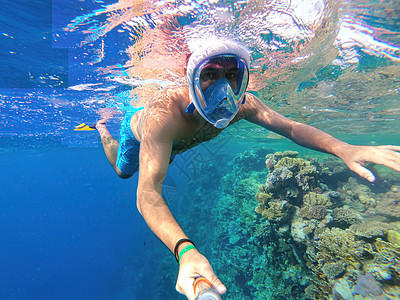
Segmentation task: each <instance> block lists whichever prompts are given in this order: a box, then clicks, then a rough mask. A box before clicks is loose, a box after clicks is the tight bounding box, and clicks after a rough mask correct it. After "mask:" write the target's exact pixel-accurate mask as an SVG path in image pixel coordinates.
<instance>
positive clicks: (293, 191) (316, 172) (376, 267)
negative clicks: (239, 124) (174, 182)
mask: <svg viewBox="0 0 400 300" xmlns="http://www.w3.org/2000/svg"><path fill="white" fill-rule="evenodd" d="M216 166H217V165H215V164H214V165H211V166H209V165H207V164H204V165H201V168H204V169H202V170H200V171H199V172H198V173H199V174H202V176H200V177H196V178H195V179H193V182H192V186H198V187H207V188H206V189H204V188H197V189H195V190H194V191H193V190H191V192H190V193H188V194H190V195H191V197H190V199H188V203H190V206H189V205H185V206H184V207H190V211H192V210H196V211H199V214H200V213H201V214H202V215H203V214H204V215H207V216H209V218H208V219H206V218H205V217H203V219H202V222H203V223H205V224H206V225H199V221H198V220H197V219H196V218H194V219H196V220H194V219H193V218H192V219H186V220H185V222H183V223H182V226H183V227H184V228H185V230H187V231H188V234H189V235H190V237H191V238H192V239H193V240H194V241H196V246H197V247H198V248H199V249H200V250H201V251H202V252H203V253H204V254H205V255H206V256H207V258H208V259H209V260H210V262H211V263H212V265H213V268H214V271H215V272H216V274H218V276H219V277H220V279H221V280H222V281H223V282H224V284H225V285H227V286H228V287H229V288H228V294H227V298H229V299H233V300H239V299H240V300H250V299H387V297H388V298H390V299H396V298H400V188H399V187H398V186H397V185H391V184H390V180H389V177H386V179H385V182H384V184H383V185H381V186H380V187H379V188H376V187H374V186H372V185H370V184H368V183H366V182H363V181H362V180H359V179H356V178H354V177H352V175H353V174H352V173H351V171H349V170H348V168H347V167H346V166H345V165H344V164H343V163H342V162H341V161H340V160H338V159H336V158H329V159H326V160H324V161H323V162H322V163H320V162H318V161H317V160H316V159H308V158H301V157H300V156H299V154H298V153H297V152H295V151H285V152H276V153H271V150H269V149H251V150H249V151H245V152H243V153H241V154H238V155H237V156H236V157H234V158H232V159H231V162H230V163H229V164H224V165H223V164H221V165H220V166H218V167H219V168H216ZM218 176H219V179H218ZM217 180H220V181H219V182H220V186H219V187H218V188H216V184H215V182H216V181H217ZM394 182H396V183H398V182H400V181H399V180H397V181H394ZM189 201H190V202H189ZM204 203H212V205H209V206H205V205H204ZM185 209H187V210H189V208H185ZM187 215H188V214H187ZM188 229H189V230H188ZM210 232H211V233H210ZM198 241H204V243H203V244H202V243H201V242H198Z"/></svg>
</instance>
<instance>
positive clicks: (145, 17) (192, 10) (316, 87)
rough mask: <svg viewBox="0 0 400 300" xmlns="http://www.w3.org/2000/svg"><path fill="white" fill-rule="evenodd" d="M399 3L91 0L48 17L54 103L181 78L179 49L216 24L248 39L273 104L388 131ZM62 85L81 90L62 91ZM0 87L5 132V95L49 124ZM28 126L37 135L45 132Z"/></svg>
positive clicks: (358, 128) (359, 128) (347, 127)
mask: <svg viewBox="0 0 400 300" xmlns="http://www.w3.org/2000/svg"><path fill="white" fill-rule="evenodd" d="M399 5H400V4H399V2H398V1H389V2H385V3H382V2H376V1H374V2H371V1H342V2H338V1H329V0H326V1H323V0H312V1H308V0H307V1H306V0H297V1H288V0H280V1H228V0H225V1H222V0H221V1H217V0H210V1H203V0H197V1H167V0H166V1H131V0H130V1H127V0H120V1H119V2H116V3H112V4H103V3H100V2H99V4H98V8H97V9H94V10H92V11H88V12H87V13H84V14H82V15H77V16H75V17H74V18H72V19H70V21H69V23H66V24H63V26H62V27H57V28H53V48H67V49H68V51H69V70H68V72H69V74H68V77H69V80H68V86H69V88H68V89H66V90H62V91H61V90H58V92H57V93H58V94H59V96H57V97H58V98H60V97H62V95H65V100H64V101H65V102H66V103H69V106H68V105H65V106H63V107H62V108H58V109H61V112H60V114H62V115H63V116H65V115H68V113H65V112H62V110H64V109H67V110H68V109H70V110H72V109H74V110H75V109H81V110H82V111H83V112H86V113H87V114H88V115H93V117H94V118H93V119H95V118H96V115H98V113H97V112H98V110H99V109H100V108H104V107H110V108H115V109H117V110H118V109H119V110H121V109H122V110H123V109H124V105H126V102H127V99H129V97H131V99H132V101H131V102H132V104H134V105H138V104H139V105H140V103H141V101H143V99H146V98H148V97H150V96H151V95H152V94H153V93H154V91H156V90H159V89H161V88H164V87H167V86H173V85H176V84H178V85H183V84H185V82H186V80H185V75H184V74H185V70H184V68H185V64H186V59H187V57H188V55H190V53H191V51H192V50H193V49H195V48H196V45H198V43H201V42H202V41H204V40H207V39H210V38H212V37H214V36H218V37H222V36H224V37H226V36H227V37H230V38H232V39H234V40H237V41H240V42H243V43H246V44H247V45H248V46H249V48H250V50H251V51H252V63H251V81H250V86H249V89H250V90H251V91H253V92H257V95H258V96H259V97H260V98H261V99H263V101H264V102H265V103H266V104H267V105H269V106H271V108H273V109H275V110H277V111H279V112H280V113H281V114H284V115H286V116H289V117H290V118H292V119H295V120H298V121H302V122H307V123H308V124H312V125H316V126H318V127H319V128H320V129H323V130H328V129H333V131H331V132H330V133H333V134H335V131H339V132H347V133H350V134H352V133H355V132H356V133H363V132H369V131H370V130H371V128H372V130H374V132H381V133H388V134H390V133H396V132H398V130H399V127H400V125H399V122H400V121H399V119H398V115H399V111H400V101H399V100H400V96H399V93H400V89H399V80H400V79H399V77H400V71H399V70H400V68H399V64H400V35H399V28H398V26H397V24H398V22H399V16H400V13H399V12H400V8H399V7H400V6H399ZM65 9H72V7H68V6H67V5H66V6H65V7H53V13H55V12H56V13H58V14H61V15H62V13H63V10H65ZM3 35H4V36H7V35H8V34H7V33H6V32H5V33H3ZM40 78H42V79H41V80H42V81H43V84H46V83H48V82H50V83H51V86H52V87H55V88H56V87H58V86H63V84H64V85H65V82H64V81H65V79H61V78H58V77H57V76H56V74H54V76H53V74H43V76H42V77H40ZM32 80H40V79H39V77H35V79H32ZM63 80H64V81H63ZM121 91H125V92H126V94H124V95H125V99H124V101H122V102H121V99H120V97H118V96H116V95H117V94H118V93H120V92H121ZM71 92H74V97H78V98H82V99H83V100H82V101H81V102H77V101H75V100H71V99H69V97H70V96H71ZM10 93H11V94H10ZM44 93H46V92H44ZM2 94H3V95H2V101H3V103H0V105H1V106H2V107H5V108H6V109H5V110H4V111H5V114H6V115H11V116H10V119H8V120H7V121H4V119H5V118H4V116H3V121H2V124H5V127H6V128H7V132H8V134H10V133H11V132H13V130H15V129H16V128H17V127H18V126H16V125H13V124H12V123H13V122H12V121H11V120H12V118H14V117H15V115H13V113H14V108H15V107H18V109H19V111H20V112H23V113H19V117H18V118H17V119H18V120H20V119H21V118H22V120H23V122H26V123H27V124H34V123H35V120H44V121H45V123H46V122H47V123H48V124H49V125H50V126H55V125H54V123H52V122H53V120H54V118H49V116H48V115H47V114H45V113H44V114H40V110H38V112H37V113H33V110H35V109H37V107H35V106H30V107H29V105H28V104H26V103H25V104H24V105H21V104H18V103H15V101H13V100H12V99H10V97H12V92H11V91H7V92H4V93H2ZM50 94H51V93H50ZM60 95H61V96H60ZM75 95H77V96H75ZM17 97H19V96H18V95H17ZM52 97H53V96H52V95H46V96H44V99H45V101H38V100H39V99H38V98H37V96H36V94H34V95H33V96H32V97H31V100H32V99H33V100H35V101H32V103H35V104H38V103H42V104H43V105H44V107H39V109H41V110H42V111H46V110H47V109H49V106H47V107H46V103H51V102H52V100H51V99H52ZM91 101H92V104H90V103H91ZM88 103H89V104H88ZM93 103H94V104H93ZM124 103H125V104H124ZM13 107H14V108H13ZM58 113H59V112H58V111H54V113H53V114H54V115H56V114H58ZM63 121H71V120H69V119H68V117H67V119H63ZM72 121H75V120H74V118H73V117H72ZM76 121H78V120H76ZM15 122H17V120H15ZM10 124H11V125H12V126H11V127H9V126H10ZM355 124H356V125H355ZM7 126H8V127H7ZM244 126H246V125H244ZM39 128H41V126H38V127H37V128H36V129H38V130H36V134H37V135H41V134H46V133H45V132H43V131H41V129H39ZM57 128H59V127H58V126H57ZM61 128H63V129H67V128H66V127H64V126H61ZM32 130H33V131H35V126H33V127H32ZM50 132H59V131H58V129H57V130H50ZM15 134H17V135H18V132H16V133H15Z"/></svg>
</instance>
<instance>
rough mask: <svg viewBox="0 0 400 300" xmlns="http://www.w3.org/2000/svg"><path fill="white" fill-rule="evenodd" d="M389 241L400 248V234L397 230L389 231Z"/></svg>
mask: <svg viewBox="0 0 400 300" xmlns="http://www.w3.org/2000/svg"><path fill="white" fill-rule="evenodd" d="M387 239H388V241H389V242H390V243H392V244H395V245H397V246H400V233H399V232H398V231H396V230H392V229H390V230H388V236H387Z"/></svg>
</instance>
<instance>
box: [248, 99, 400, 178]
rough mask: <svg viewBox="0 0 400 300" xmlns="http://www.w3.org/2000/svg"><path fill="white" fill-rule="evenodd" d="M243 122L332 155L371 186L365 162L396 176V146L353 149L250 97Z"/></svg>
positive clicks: (398, 165) (398, 148)
mask: <svg viewBox="0 0 400 300" xmlns="http://www.w3.org/2000/svg"><path fill="white" fill-rule="evenodd" d="M243 108H245V110H244V114H245V119H246V120H248V121H250V122H252V123H255V124H258V125H260V126H262V127H264V128H266V129H268V130H271V131H273V132H276V133H278V134H280V135H283V136H285V137H287V138H289V139H291V140H292V141H293V142H295V143H296V144H298V145H300V146H303V147H307V148H310V149H313V150H317V151H321V152H326V153H330V154H333V155H335V156H337V157H339V158H340V159H342V160H343V161H344V162H345V164H346V165H347V166H348V167H349V168H350V169H351V170H352V171H354V172H356V173H357V174H358V175H360V176H362V177H364V178H366V179H367V180H368V181H370V182H373V181H374V180H375V176H374V175H373V174H372V172H371V171H369V170H368V169H366V168H365V167H364V164H365V163H366V162H372V163H375V164H381V165H384V166H387V167H389V168H392V169H393V170H396V171H398V172H400V153H399V152H398V151H400V146H390V145H385V146H357V145H350V144H347V143H345V142H343V141H341V140H339V139H337V138H334V137H333V136H331V135H329V134H327V133H325V132H323V131H321V130H319V129H317V128H315V127H312V126H309V125H305V124H302V123H299V122H295V121H292V120H290V119H288V118H285V117H284V116H282V115H280V114H278V113H277V112H275V111H273V110H272V109H270V108H269V107H267V106H266V105H265V104H264V103H263V102H262V101H261V100H260V99H258V98H257V97H255V96H254V95H249V94H248V97H247V98H246V103H245V105H243Z"/></svg>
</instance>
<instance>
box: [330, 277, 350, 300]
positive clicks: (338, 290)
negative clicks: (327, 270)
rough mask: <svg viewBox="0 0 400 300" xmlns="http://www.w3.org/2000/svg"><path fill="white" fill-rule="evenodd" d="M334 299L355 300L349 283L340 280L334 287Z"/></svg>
mask: <svg viewBox="0 0 400 300" xmlns="http://www.w3.org/2000/svg"><path fill="white" fill-rule="evenodd" d="M333 299H334V300H353V299H354V297H353V294H352V293H351V290H350V286H349V284H348V283H347V281H346V280H345V279H343V278H341V279H338V280H337V281H336V283H335V285H334V287H333Z"/></svg>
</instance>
